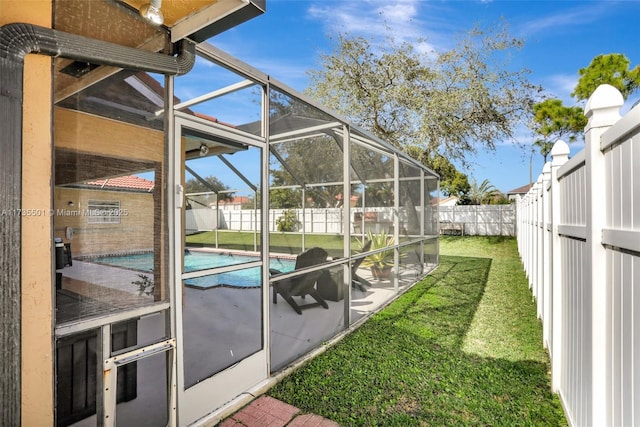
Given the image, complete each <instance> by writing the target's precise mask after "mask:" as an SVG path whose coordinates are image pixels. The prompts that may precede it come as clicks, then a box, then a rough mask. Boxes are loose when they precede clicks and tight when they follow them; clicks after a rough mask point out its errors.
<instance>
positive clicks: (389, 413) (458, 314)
mask: <svg viewBox="0 0 640 427" xmlns="http://www.w3.org/2000/svg"><path fill="white" fill-rule="evenodd" d="M441 255H442V256H441V263H440V266H439V268H438V269H437V270H436V271H435V272H433V273H432V274H431V275H429V276H428V277H427V278H425V279H424V280H422V281H421V282H420V283H418V284H417V285H415V286H414V287H413V288H412V289H411V290H410V291H408V292H407V293H405V294H404V295H403V296H401V297H400V298H399V299H398V300H396V301H395V302H394V303H393V304H391V305H389V306H388V307H387V308H385V309H384V310H382V311H381V312H379V313H378V314H376V315H375V316H373V317H372V318H371V319H370V320H369V321H367V322H366V323H365V324H364V325H363V326H362V327H361V328H359V329H358V330H357V331H356V332H354V333H352V334H350V335H349V336H347V337H346V338H345V339H344V340H342V341H341V342H339V343H338V344H337V345H336V346H334V347H333V348H331V349H329V350H328V351H327V352H325V353H323V354H322V355H320V356H319V357H317V358H315V359H314V360H312V361H310V362H309V363H308V364H307V365H305V366H304V367H303V368H302V369H300V370H298V371H296V372H295V373H293V374H292V375H290V376H288V377H287V378H285V379H284V380H283V381H282V382H280V383H279V384H278V385H276V386H275V387H274V388H273V389H271V391H270V392H269V394H270V395H271V396H273V397H275V398H278V399H281V400H283V401H285V402H287V403H290V404H292V405H295V406H297V407H298V408H300V409H302V410H303V411H305V412H309V413H316V414H319V415H322V416H324V417H327V418H329V419H331V420H333V421H336V422H337V423H339V424H340V425H341V426H403V427H404V426H434V425H436V426H452V425H473V426H477V425H491V426H562V425H566V420H565V418H564V414H563V411H562V408H561V406H560V403H559V400H558V399H557V397H556V396H555V395H553V394H552V393H551V392H550V378H549V360H548V357H547V354H546V352H545V351H544V350H543V349H542V347H541V342H542V341H541V338H542V332H541V326H540V324H539V322H538V321H537V320H536V315H535V304H534V303H533V301H532V299H531V293H530V291H529V289H528V286H527V282H526V280H525V276H524V273H523V272H522V268H521V266H520V263H519V260H518V256H517V250H516V243H515V240H514V239H510V238H506V239H505V238H483V237H463V238H460V237H458V238H443V239H442V241H441Z"/></svg>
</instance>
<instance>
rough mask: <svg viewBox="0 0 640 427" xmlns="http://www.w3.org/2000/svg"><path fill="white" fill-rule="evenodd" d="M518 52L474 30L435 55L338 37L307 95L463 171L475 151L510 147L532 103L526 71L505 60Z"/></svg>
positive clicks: (502, 37)
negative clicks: (512, 67)
mask: <svg viewBox="0 0 640 427" xmlns="http://www.w3.org/2000/svg"><path fill="white" fill-rule="evenodd" d="M521 46H522V41H520V40H518V39H515V38H512V37H511V36H510V35H509V34H508V33H507V31H506V30H505V29H498V30H497V31H490V32H483V31H481V30H479V29H474V30H472V31H470V32H469V33H468V34H467V35H466V36H465V37H464V38H463V39H462V40H460V42H458V43H457V45H456V46H455V47H454V48H452V49H450V50H448V51H445V52H442V53H439V54H436V53H433V52H432V53H428V54H422V53H420V52H418V51H417V50H416V49H415V48H414V47H413V46H412V45H411V44H409V43H406V42H405V43H400V44H399V43H397V42H395V41H394V40H390V41H389V42H388V43H385V44H383V45H381V46H378V45H373V44H372V42H370V41H368V40H366V39H364V38H362V37H354V36H350V35H347V34H342V35H340V36H339V37H338V39H337V43H336V46H335V50H334V52H333V53H331V54H328V55H324V56H322V57H321V67H320V69H318V70H314V71H311V72H310V75H311V81H312V86H311V88H310V89H309V91H308V92H309V93H310V94H311V95H312V96H314V97H316V98H318V99H320V100H321V101H322V102H323V103H324V104H325V105H327V106H329V107H332V108H334V109H336V110H337V111H339V112H340V113H341V114H343V115H345V116H347V117H348V118H349V119H351V120H352V121H354V122H355V123H356V124H357V125H359V126H361V127H363V128H365V129H367V130H369V131H371V132H372V133H374V134H375V135H377V136H379V137H381V138H382V139H384V140H386V141H389V142H391V143H393V144H395V145H396V146H398V147H401V148H403V149H407V148H408V147H419V148H420V149H421V150H422V151H423V152H424V153H426V155H427V157H431V156H434V155H436V154H439V155H441V156H444V157H446V158H448V159H450V160H457V161H458V162H460V163H461V164H462V165H467V164H468V158H469V156H470V155H471V154H473V153H475V152H476V151H477V150H478V149H481V148H486V149H494V148H495V144H496V143H497V142H502V141H506V140H509V139H512V137H513V135H514V130H515V128H516V125H517V123H520V122H521V120H522V119H523V118H524V117H525V115H526V114H527V113H528V112H529V111H530V109H531V107H532V105H533V103H534V102H535V100H536V97H537V95H538V93H539V88H537V87H535V86H533V85H532V84H530V83H529V82H528V80H527V79H526V76H527V74H528V73H529V72H528V70H524V69H521V70H510V69H509V68H508V64H507V63H506V60H505V58H507V57H508V56H509V54H510V52H511V51H513V50H515V49H519V48H520V47H521Z"/></svg>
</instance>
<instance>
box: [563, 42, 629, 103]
mask: <svg viewBox="0 0 640 427" xmlns="http://www.w3.org/2000/svg"><path fill="white" fill-rule="evenodd" d="M630 64H631V62H630V61H629V59H628V58H627V57H626V56H625V55H623V54H621V53H609V54H606V55H598V56H596V57H595V58H593V59H592V60H591V63H590V64H589V66H587V67H585V68H581V69H580V70H579V71H578V74H580V80H578V84H577V85H576V87H575V89H574V90H573V93H572V94H571V96H573V97H575V98H576V99H578V100H584V99H588V98H589V97H590V96H591V94H592V93H593V91H594V90H596V89H597V87H598V86H600V85H601V84H610V85H611V86H613V87H615V88H616V89H618V90H619V91H620V93H622V96H623V97H624V99H627V98H628V97H629V95H631V94H632V93H633V92H635V91H637V90H638V89H639V88H640V65H637V66H636V67H635V68H633V69H632V68H629V67H630Z"/></svg>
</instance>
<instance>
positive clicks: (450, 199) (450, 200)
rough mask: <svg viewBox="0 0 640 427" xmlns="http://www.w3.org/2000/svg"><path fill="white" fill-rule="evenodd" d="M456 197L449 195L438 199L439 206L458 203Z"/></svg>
mask: <svg viewBox="0 0 640 427" xmlns="http://www.w3.org/2000/svg"><path fill="white" fill-rule="evenodd" d="M458 200H459V199H458V198H457V197H456V196H449V197H447V198H444V199H438V205H439V206H455V205H457V204H458Z"/></svg>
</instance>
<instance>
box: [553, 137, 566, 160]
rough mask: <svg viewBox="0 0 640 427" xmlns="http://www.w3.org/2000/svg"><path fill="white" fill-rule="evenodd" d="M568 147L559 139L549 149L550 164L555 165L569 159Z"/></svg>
mask: <svg viewBox="0 0 640 427" xmlns="http://www.w3.org/2000/svg"><path fill="white" fill-rule="evenodd" d="M569 153H570V150H569V146H568V145H567V143H566V142H564V141H563V140H561V139H559V140H557V141H556V143H555V144H553V148H551V163H552V164H554V165H557V164H558V163H559V162H562V163H564V162H566V161H567V160H568V159H569Z"/></svg>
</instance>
